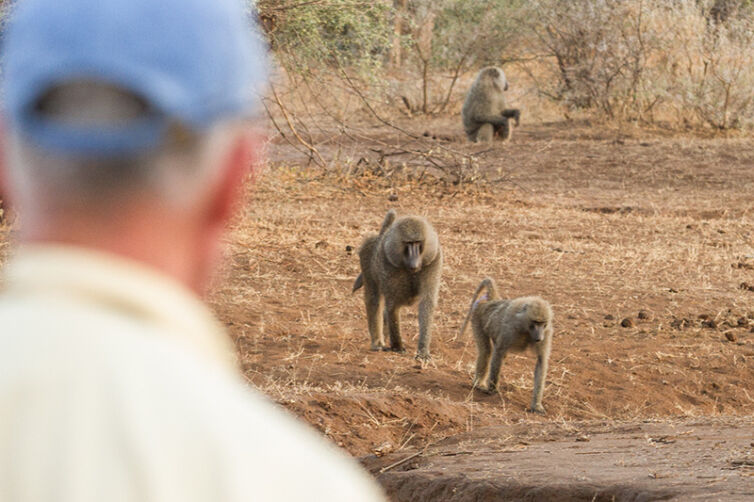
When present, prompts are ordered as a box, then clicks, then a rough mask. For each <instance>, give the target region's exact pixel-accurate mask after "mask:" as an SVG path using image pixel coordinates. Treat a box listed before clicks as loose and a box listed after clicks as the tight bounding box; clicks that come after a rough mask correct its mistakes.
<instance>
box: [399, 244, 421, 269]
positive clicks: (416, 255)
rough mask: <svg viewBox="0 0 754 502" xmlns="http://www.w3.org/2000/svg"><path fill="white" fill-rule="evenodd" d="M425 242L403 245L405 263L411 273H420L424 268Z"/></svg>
mask: <svg viewBox="0 0 754 502" xmlns="http://www.w3.org/2000/svg"><path fill="white" fill-rule="evenodd" d="M423 252H424V241H410V242H404V243H403V263H404V264H405V265H406V268H407V269H408V270H409V271H410V272H418V271H419V269H421V268H422V253H423Z"/></svg>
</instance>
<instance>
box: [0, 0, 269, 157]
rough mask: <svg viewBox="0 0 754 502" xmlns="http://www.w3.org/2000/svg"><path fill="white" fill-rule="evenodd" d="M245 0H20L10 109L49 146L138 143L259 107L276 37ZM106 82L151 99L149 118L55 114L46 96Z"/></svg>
mask: <svg viewBox="0 0 754 502" xmlns="http://www.w3.org/2000/svg"><path fill="white" fill-rule="evenodd" d="M252 15H253V13H252V12H250V10H249V7H246V6H244V5H243V4H242V3H241V1H240V0H19V1H17V2H16V4H15V6H14V7H13V10H12V14H11V19H10V21H9V24H8V27H7V31H6V34H5V37H4V43H3V75H2V79H3V82H2V86H3V97H4V113H5V115H6V119H7V121H8V123H9V125H10V127H11V128H12V129H14V130H15V131H17V132H18V133H19V134H20V135H21V136H22V137H23V138H25V140H26V141H29V142H30V143H32V144H35V145H37V146H39V147H42V148H45V149H48V150H55V151H62V152H68V153H76V154H100V155H110V154H119V153H126V152H134V151H139V150H143V149H147V148H150V147H152V146H154V145H156V144H158V143H159V141H160V139H161V138H162V135H163V134H164V131H165V130H166V127H167V125H168V124H169V122H170V121H178V122H180V123H181V124H183V125H185V126H187V127H189V128H191V129H194V130H196V131H202V130H206V128H207V127H208V126H210V125H212V124H213V123H214V122H216V121H218V120H221V119H224V118H233V117H242V116H247V115H251V114H252V113H253V112H254V111H255V109H256V105H257V103H258V99H259V92H260V91H261V88H262V86H263V85H264V82H265V81H266V77H267V61H266V47H265V44H264V42H263V41H262V40H261V35H260V33H259V31H258V30H257V28H256V23H254V21H253V19H252ZM77 80H86V81H94V82H102V83H105V84H109V85H113V86H115V87H117V88H120V89H123V90H125V91H128V92H130V93H133V94H135V95H137V96H139V97H140V98H142V99H144V100H145V101H146V102H147V104H148V105H149V109H150V110H152V113H150V114H149V115H148V116H147V117H145V118H144V119H138V120H136V121H134V122H130V123H128V124H127V125H124V126H113V127H111V128H102V127H97V128H93V127H91V126H89V127H84V126H78V125H72V124H68V123H61V122H59V121H53V120H51V119H49V118H47V117H45V116H44V115H42V114H40V113H39V111H38V107H37V104H38V102H39V100H40V98H42V97H43V96H44V94H45V93H46V92H48V91H49V90H51V89H53V88H54V87H56V86H58V85H61V84H65V83H66V82H72V81H77Z"/></svg>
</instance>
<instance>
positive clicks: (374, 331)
mask: <svg viewBox="0 0 754 502" xmlns="http://www.w3.org/2000/svg"><path fill="white" fill-rule="evenodd" d="M364 304H365V306H366V309H367V325H368V327H369V338H370V339H371V342H372V344H371V347H370V350H383V349H384V348H385V339H384V335H383V331H382V310H383V305H382V304H383V302H382V298H380V295H379V294H378V293H377V292H376V291H375V290H374V289H373V288H371V287H370V285H369V284H366V285H365V287H364Z"/></svg>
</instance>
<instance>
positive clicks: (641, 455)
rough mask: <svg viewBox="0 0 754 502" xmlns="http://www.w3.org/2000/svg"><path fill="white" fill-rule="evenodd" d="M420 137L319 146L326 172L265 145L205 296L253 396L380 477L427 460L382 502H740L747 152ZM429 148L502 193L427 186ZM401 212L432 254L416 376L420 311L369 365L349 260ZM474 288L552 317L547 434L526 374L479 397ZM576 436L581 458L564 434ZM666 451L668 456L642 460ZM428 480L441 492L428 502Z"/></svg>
mask: <svg viewBox="0 0 754 502" xmlns="http://www.w3.org/2000/svg"><path fill="white" fill-rule="evenodd" d="M406 127H411V125H410V123H407V125H406ZM431 129H432V130H431V131H428V133H429V138H423V139H422V140H421V145H419V142H417V141H411V140H407V139H406V138H405V136H403V135H401V134H400V133H398V132H394V131H393V130H392V129H390V128H388V127H381V128H371V129H370V128H365V129H364V130H362V131H361V132H360V133H359V134H358V135H353V136H352V137H351V138H350V139H346V140H340V141H339V143H338V144H337V145H327V144H325V145H324V146H322V147H320V149H321V151H320V153H321V154H322V155H323V157H325V158H326V159H332V158H336V157H337V158H338V159H341V160H340V163H341V164H342V165H346V166H349V167H348V168H347V169H346V168H344V169H335V170H334V171H335V173H334V172H330V173H323V172H322V171H321V170H320V169H314V168H309V169H307V168H305V165H306V159H305V157H303V156H301V155H299V154H297V153H296V152H295V151H294V150H293V149H292V148H291V147H289V146H288V145H287V144H286V143H285V141H283V140H282V139H281V138H276V139H275V140H274V141H273V144H272V145H271V148H270V152H269V157H270V161H271V166H270V168H269V169H268V170H267V172H266V173H265V174H264V175H263V176H262V177H261V178H260V179H259V180H258V182H257V185H256V187H255V189H254V190H253V195H250V198H249V202H248V204H247V206H246V208H245V212H244V214H243V215H242V217H240V218H239V220H238V222H237V223H236V225H235V227H234V230H233V233H232V236H231V238H230V243H231V249H232V251H231V257H230V260H229V264H228V268H227V270H226V274H225V279H224V280H223V281H220V282H218V284H217V285H216V287H215V288H214V291H213V293H212V296H211V301H212V303H213V305H214V307H215V309H216V311H217V313H218V314H219V316H220V317H221V319H222V320H223V321H224V322H225V323H226V324H227V325H228V327H229V328H230V330H231V332H232V334H233V336H234V338H235V340H236V343H237V346H238V349H239V352H240V359H241V364H242V367H243V371H244V373H245V375H246V376H247V377H248V379H249V381H250V382H252V383H253V384H254V385H255V386H256V387H258V388H259V389H261V390H262V391H263V392H265V393H267V394H268V395H269V396H271V397H272V398H273V399H275V400H276V401H278V402H280V403H282V404H283V405H284V406H286V407H287V408H289V409H290V410H291V411H293V412H294V413H296V414H298V415H299V416H301V417H302V418H303V419H304V420H306V421H308V422H309V423H311V424H312V425H313V426H315V427H316V428H318V429H319V430H320V431H322V432H323V433H324V434H325V435H327V436H328V437H330V438H331V439H333V440H334V441H335V442H337V443H338V444H340V445H341V446H343V447H344V448H345V449H347V450H348V451H349V452H350V453H351V454H353V455H355V456H360V457H363V458H364V462H366V463H367V464H368V465H371V466H372V467H374V468H375V469H380V468H383V467H385V464H384V463H381V462H383V461H386V460H387V459H389V460H390V461H394V460H399V459H401V458H405V457H408V456H409V455H411V454H414V453H415V452H424V453H423V454H422V455H420V456H419V457H416V459H415V460H414V461H412V462H413V463H407V464H404V465H402V466H401V468H400V469H398V468H395V469H391V470H390V471H388V472H386V473H385V474H384V475H382V476H381V477H380V479H381V480H382V481H383V483H384V484H385V486H386V487H387V488H388V489H389V491H390V493H391V495H392V496H393V497H394V498H395V500H446V499H447V500H495V498H494V497H495V496H494V494H495V493H498V492H499V493H503V494H505V493H506V492H504V491H503V492H500V489H502V488H500V487H505V486H507V489H509V490H512V491H510V492H509V493H508V496H516V497H518V496H520V498H526V497H529V498H532V497H533V498H534V499H538V498H541V499H543V500H546V499H549V498H552V497H554V495H553V494H561V495H562V494H565V495H564V497H565V496H566V495H567V497H566V498H579V497H581V498H585V499H586V500H592V497H593V495H595V494H599V493H602V494H604V495H605V497H604V499H605V500H612V499H611V498H610V497H614V498H615V499H616V500H645V499H647V500H649V499H654V498H659V497H660V496H665V495H667V496H677V497H681V498H683V497H684V495H683V491H682V490H683V486H687V487H688V490H689V492H688V493H692V492H693V493H697V492H695V491H694V490H696V489H697V488H698V487H700V486H702V485H704V487H706V488H709V486H707V485H715V487H716V488H710V489H711V490H713V491H709V492H698V493H706V494H708V495H709V497H712V498H713V499H714V498H715V497H718V498H720V499H721V500H733V499H735V497H739V498H741V499H742V500H743V498H745V497H746V496H754V478H753V477H752V468H751V466H750V465H747V464H746V459H747V458H748V459H749V460H748V461H749V462H751V460H750V459H751V458H752V456H751V455H752V441H754V426H752V424H751V418H752V416H754V385H752V384H753V383H754V226H753V225H752V223H754V139H751V138H749V137H737V138H719V137H718V138H700V137H686V136H678V135H675V136H674V135H663V134H659V133H654V134H649V133H641V134H639V133H636V132H628V133H627V132H625V131H617V130H611V129H607V128H603V127H599V126H589V125H585V124H580V125H574V124H572V123H556V124H539V125H523V126H522V127H521V128H520V129H519V130H517V131H516V135H515V137H514V140H513V141H512V142H511V143H508V144H500V143H498V144H496V145H495V146H494V147H493V148H489V147H481V146H474V145H469V144H466V143H465V142H464V140H463V138H462V137H461V136H460V135H459V134H457V133H455V132H454V133H452V134H450V135H447V136H443V135H440V134H436V132H435V131H444V130H450V131H457V129H458V127H457V125H456V124H455V123H454V122H452V121H451V120H450V119H447V120H444V119H438V120H436V121H435V122H433V123H432V124H431ZM416 132H418V133H420V134H421V133H422V132H423V131H416ZM433 134H434V135H436V136H437V139H434V140H433V139H432V135H433ZM433 144H434V145H436V149H434V150H433V153H432V155H437V156H438V158H440V157H442V158H446V160H447V158H457V156H458V155H459V153H460V154H463V153H476V154H478V155H477V158H478V159H479V160H478V165H477V168H478V169H479V170H480V171H481V172H485V173H487V174H488V175H489V179H493V180H496V181H495V182H491V183H485V184H476V185H475V184H472V183H462V184H453V182H452V176H450V177H449V178H448V177H447V176H446V179H448V180H450V182H442V181H439V180H434V179H433V178H432V177H431V176H421V175H419V174H417V173H420V172H424V171H423V170H426V172H430V171H431V170H432V169H434V168H436V167H437V162H434V161H433V160H432V159H429V160H428V159H427V158H426V157H421V156H418V155H416V154H412V153H411V152H415V151H416V150H421V149H422V148H423V149H424V150H423V151H427V148H428V147H427V145H430V146H432V145H433ZM443 155H444V157H443ZM380 156H381V157H383V158H386V159H389V163H388V164H385V163H384V162H383V163H382V164H381V166H382V167H381V168H379V169H377V168H374V167H373V166H374V165H375V163H374V159H375V158H376V157H380ZM454 156H456V157H454ZM361 157H364V158H365V159H367V160H368V161H362V162H358V161H359V160H360V159H361ZM370 159H371V160H370ZM448 162H449V161H448ZM404 164H405V168H403V165H404ZM365 166H366V167H369V168H368V169H367V168H365ZM370 166H371V167H370ZM389 166H393V167H389ZM395 166H399V168H395ZM469 169H471V168H469ZM344 172H348V173H349V174H347V175H342V173H344ZM379 172H382V173H383V175H379V174H375V173H379ZM457 172H458V171H456V173H457ZM336 173H341V175H338V174H336ZM385 173H387V175H385ZM406 173H414V177H415V178H416V177H419V178H421V179H418V180H417V179H410V178H411V177H410V176H409V177H408V178H407V176H406ZM435 174H436V173H435ZM391 207H394V208H396V209H397V210H398V212H399V213H418V214H421V215H424V216H426V217H427V218H428V219H429V220H430V221H431V222H432V223H433V224H434V225H435V227H436V229H437V231H438V233H439V236H440V240H441V243H442V246H443V248H444V252H445V268H444V273H443V280H442V286H441V293H440V302H439V306H438V310H437V314H436V323H435V324H436V328H435V331H434V338H433V341H432V347H431V349H432V353H433V356H434V358H433V360H432V363H431V364H429V365H428V366H426V367H421V366H420V365H418V364H417V363H416V362H415V361H414V359H413V357H412V356H413V354H412V351H413V350H415V346H416V335H417V319H416V314H415V310H411V309H407V310H404V312H403V314H402V320H403V328H404V339H405V340H406V342H407V345H408V349H409V352H408V353H406V354H393V353H374V352H370V351H369V350H368V347H369V343H368V335H367V332H366V321H365V314H364V307H363V303H362V298H361V295H360V294H353V295H352V294H351V285H352V283H353V280H354V278H355V277H356V275H357V274H358V271H359V268H358V259H357V256H356V251H355V250H356V249H357V248H358V246H359V244H360V241H361V239H362V237H363V236H364V235H365V234H367V233H369V232H374V231H376V230H377V229H378V227H379V224H380V223H381V221H382V218H383V216H384V214H385V211H386V210H387V209H389V208H391ZM487 275H489V276H492V277H494V278H495V279H496V280H497V282H498V284H499V286H500V289H501V290H502V292H503V294H504V295H507V296H522V295H529V294H537V295H541V296H543V297H545V298H547V299H548V300H550V302H551V303H552V305H553V308H554V311H555V313H556V324H555V326H556V329H555V338H554V343H553V352H552V357H551V363H550V372H549V375H548V379H547V387H546V389H545V394H544V405H545V408H546V409H547V414H546V415H545V416H541V417H540V416H533V415H531V414H528V413H527V412H526V406H527V404H528V402H529V399H530V394H531V388H532V382H531V380H532V372H533V366H534V361H533V359H532V357H531V355H529V354H521V355H512V356H509V357H508V358H507V359H506V361H505V363H504V365H503V370H502V374H501V382H502V385H501V392H500V394H499V395H496V396H487V395H483V394H480V393H477V392H472V390H471V388H470V384H471V374H472V370H473V361H474V357H475V349H474V345H473V343H472V342H471V340H470V337H469V335H468V333H467V335H466V337H463V338H459V337H457V331H458V328H459V325H460V323H461V322H462V320H463V316H464V315H465V312H466V309H467V308H468V304H469V299H470V296H471V294H472V292H473V290H474V288H475V287H476V285H477V283H478V282H479V281H480V279H482V278H483V277H484V276H487ZM645 421H650V422H648V423H645ZM653 421H657V424H655V422H653ZM582 430H583V431H584V432H579V434H587V435H590V436H591V441H590V442H587V441H584V442H583V443H584V444H583V445H582V443H581V442H578V443H576V442H574V440H573V438H572V437H570V434H571V431H582ZM553 431H556V432H553ZM557 431H560V432H557ZM458 434H463V436H460V438H455V439H445V438H452V437H453V436H455V435H458ZM663 435H666V436H668V435H669V436H673V437H676V436H678V437H679V439H678V441H676V442H675V443H672V444H668V443H667V442H663V441H661V440H657V441H654V440H652V438H658V437H661V436H663ZM697 436H698V437H700V438H701V439H699V440H697V439H696V438H697ZM521 438H525V439H521ZM552 438H554V439H555V441H552V440H551V439H552ZM680 438H683V440H682V439H680ZM692 439H693V441H692ZM438 441H441V442H438ZM695 441H696V442H695ZM700 441H701V442H700ZM428 445H429V447H428ZM511 445H512V446H511ZM521 445H523V446H526V448H520V446H521ZM516 448H520V449H516ZM581 449H583V450H585V451H584V452H580V451H579V450H581ZM603 450H604V451H603ZM391 451H392V453H387V452H391ZM436 451H442V452H444V453H442V454H436V453H434V452H436ZM375 452H378V453H379V454H380V455H382V454H385V453H387V456H386V457H382V458H376V457H374V456H373V455H374V453H375ZM428 452H432V454H433V455H434V456H433V457H430V458H428V457H427V456H426V455H427V453H428ZM454 452H455V453H454ZM580 453H584V454H583V455H581V454H580ZM708 453H709V454H711V455H712V457H710V456H709V455H707V454H708ZM576 455H578V456H576ZM747 455H748V457H747ZM736 459H744V460H742V462H743V463H740V464H734V463H733V462H735V461H736ZM621 462H623V463H621ZM388 464H389V462H388ZM606 466H608V467H609V468H607V469H605V467H606ZM679 466H685V467H684V469H685V470H684V471H683V473H681V474H678V473H675V468H676V467H679ZM408 467H413V469H410V470H407V469H408ZM726 469H729V470H726ZM469 471H473V472H474V474H473V475H471V474H469V475H468V476H466V475H465V474H468V472H469ZM391 473H392V475H390V476H388V474H391ZM412 473H413V477H412ZM464 473H465V474H464ZM549 473H554V474H553V476H554V478H553V479H549V477H550V474H549ZM652 473H655V474H656V477H657V478H663V479H665V478H667V479H665V480H664V481H663V480H662V479H654V478H651V477H650V475H652ZM580 476H581V477H583V480H582V481H579V480H580V479H582V478H581V477H580ZM674 476H675V477H674ZM436 478H442V480H444V481H442V482H441V486H442V487H445V488H442V489H443V490H446V491H440V492H437V493H439V494H440V495H437V494H435V496H429V497H427V496H425V497H424V498H421V497H420V496H419V494H420V493H424V492H422V490H424V489H425V488H426V485H427V480H428V479H436ZM412 479H413V481H411V480H412ZM721 479H724V481H720V482H718V481H719V480H721ZM454 480H455V481H454ZM456 481H458V483H459V485H458V486H457V487H455V488H457V490H461V491H458V492H454V491H453V490H454V489H455V488H454V487H453V486H452V485H453V483H455V482H456ZM538 483H539V484H538ZM569 483H570V484H569ZM469 484H475V486H477V487H476V488H473V487H472V488H469V487H468V486H467V485H469ZM565 485H568V486H571V487H572V488H573V489H572V490H570V491H562V486H565ZM522 486H523V487H525V488H527V489H526V490H524V491H520V492H518V491H515V490H516V489H518V488H517V487H519V488H520V487H522ZM537 486H541V487H542V489H543V490H544V491H543V492H541V493H539V492H536V491H533V492H532V491H531V490H530V489H531V488H532V487H534V488H536V487H537ZM679 486H680V488H679ZM462 487H466V488H463V490H465V491H463V490H462ZM480 487H481V488H480ZM485 487H487V488H485ZM553 487H555V488H553ZM584 487H586V488H584ZM601 487H602V488H604V490H603V489H602V488H601ZM647 487H649V488H647ZM581 488H584V490H585V491H584V490H581ZM706 488H705V489H706ZM718 488H719V489H720V490H722V491H718V492H715V491H714V490H715V489H718ZM412 490H414V491H412ZM447 490H450V491H447ZM479 490H481V491H479ZM485 490H487V491H485ZM495 490H498V491H497V492H496V491H495ZM527 490H529V491H527ZM548 490H550V491H548ZM553 490H555V491H553ZM601 490H602V491H601ZM678 490H681V492H679V491H678ZM427 493H433V492H431V491H430V492H427ZM451 493H456V495H454V496H453V497H451V496H450V494H451ZM458 493H465V494H466V495H463V496H462V495H459V494H458ZM537 493H539V495H537ZM678 493H681V494H680V495H678ZM490 494H493V495H490ZM532 494H534V495H532ZM673 494H675V495H673ZM726 494H728V495H726ZM687 495H688V494H687ZM600 496H601V495H600ZM597 500H599V498H597Z"/></svg>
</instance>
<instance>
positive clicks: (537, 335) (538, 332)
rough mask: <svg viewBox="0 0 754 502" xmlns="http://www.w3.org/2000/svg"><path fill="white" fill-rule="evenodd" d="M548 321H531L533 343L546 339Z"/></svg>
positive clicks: (530, 336)
mask: <svg viewBox="0 0 754 502" xmlns="http://www.w3.org/2000/svg"><path fill="white" fill-rule="evenodd" d="M546 327H547V323H545V322H541V321H529V338H530V339H531V341H532V342H533V343H539V342H541V341H542V340H544V339H545V328H546Z"/></svg>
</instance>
